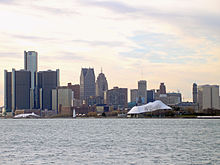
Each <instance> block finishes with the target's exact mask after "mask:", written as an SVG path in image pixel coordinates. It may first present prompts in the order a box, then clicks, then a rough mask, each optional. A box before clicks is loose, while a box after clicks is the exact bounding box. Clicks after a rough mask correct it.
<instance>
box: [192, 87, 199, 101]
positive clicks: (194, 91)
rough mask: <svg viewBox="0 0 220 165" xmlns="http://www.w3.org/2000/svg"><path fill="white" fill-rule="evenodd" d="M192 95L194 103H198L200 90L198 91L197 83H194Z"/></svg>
mask: <svg viewBox="0 0 220 165" xmlns="http://www.w3.org/2000/svg"><path fill="white" fill-rule="evenodd" d="M192 94H193V103H197V98H198V90H197V84H196V83H193V89H192Z"/></svg>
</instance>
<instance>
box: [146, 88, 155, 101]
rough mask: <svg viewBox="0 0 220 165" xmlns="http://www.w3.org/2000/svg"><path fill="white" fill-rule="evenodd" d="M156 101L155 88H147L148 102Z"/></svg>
mask: <svg viewBox="0 0 220 165" xmlns="http://www.w3.org/2000/svg"><path fill="white" fill-rule="evenodd" d="M154 101H155V90H153V89H152V90H147V103H149V102H154Z"/></svg>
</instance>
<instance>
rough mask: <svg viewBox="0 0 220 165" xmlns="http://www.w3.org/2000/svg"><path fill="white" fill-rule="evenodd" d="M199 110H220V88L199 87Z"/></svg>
mask: <svg viewBox="0 0 220 165" xmlns="http://www.w3.org/2000/svg"><path fill="white" fill-rule="evenodd" d="M198 103H199V109H200V110H202V109H209V108H211V109H220V107H219V86H218V85H200V86H198Z"/></svg>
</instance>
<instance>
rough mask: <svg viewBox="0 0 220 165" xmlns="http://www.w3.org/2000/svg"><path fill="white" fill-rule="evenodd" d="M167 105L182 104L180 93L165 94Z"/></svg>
mask: <svg viewBox="0 0 220 165" xmlns="http://www.w3.org/2000/svg"><path fill="white" fill-rule="evenodd" d="M167 101H168V102H167V104H169V105H176V104H179V103H181V102H182V95H181V93H175V92H173V93H167Z"/></svg>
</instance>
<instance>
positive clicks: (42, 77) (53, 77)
mask: <svg viewBox="0 0 220 165" xmlns="http://www.w3.org/2000/svg"><path fill="white" fill-rule="evenodd" d="M59 85H60V72H59V69H57V70H56V71H51V70H48V71H40V72H38V73H37V88H38V102H37V103H38V105H37V107H38V108H40V109H48V110H51V109H52V89H56V88H57V87H58V86H59Z"/></svg>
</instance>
